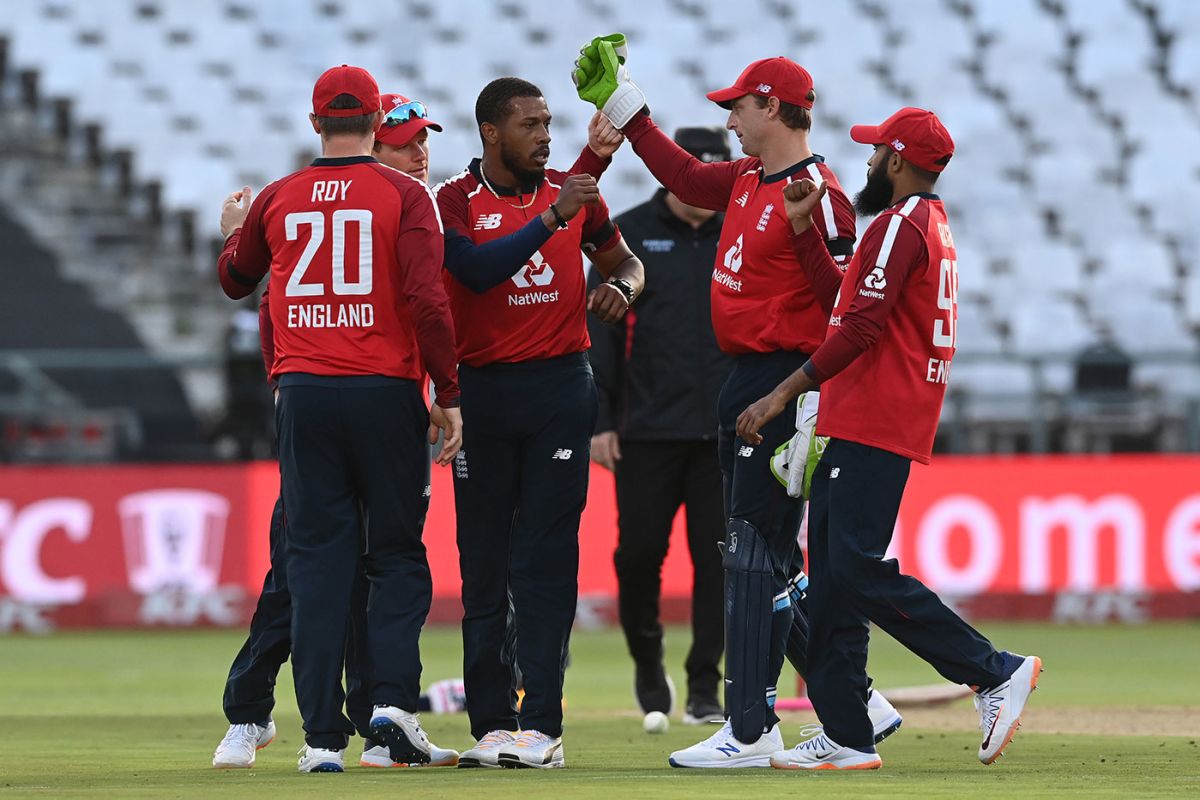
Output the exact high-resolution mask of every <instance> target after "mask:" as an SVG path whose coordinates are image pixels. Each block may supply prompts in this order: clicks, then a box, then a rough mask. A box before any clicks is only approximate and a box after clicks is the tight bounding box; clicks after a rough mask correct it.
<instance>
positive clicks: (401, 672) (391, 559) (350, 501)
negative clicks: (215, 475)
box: [276, 374, 433, 749]
mask: <svg viewBox="0 0 1200 800" xmlns="http://www.w3.org/2000/svg"><path fill="white" fill-rule="evenodd" d="M276 423H277V426H278V429H279V468H280V476H281V478H282V488H283V504H284V509H285V510H286V513H287V518H288V521H287V570H288V586H289V588H290V590H291V596H292V670H293V674H294V676H295V683H296V701H297V704H298V705H299V708H300V716H301V717H302V718H303V720H304V730H305V733H306V737H305V738H306V741H307V743H308V744H309V745H310V746H312V747H322V748H330V749H341V748H344V747H345V746H346V742H347V739H348V737H349V735H351V734H353V733H354V727H353V726H352V725H351V723H350V721H349V720H347V719H346V717H345V715H343V713H342V704H343V702H344V699H345V694H344V692H343V689H342V682H341V675H342V665H343V663H344V661H345V657H346V642H347V631H348V626H349V616H350V608H351V606H352V604H353V602H352V594H353V588H354V581H355V574H356V572H357V571H358V569H359V563H360V557H361V563H362V569H363V570H364V571H365V573H366V576H367V580H368V581H369V583H370V589H369V594H368V598H367V630H366V666H365V670H366V672H367V673H369V685H370V691H369V695H370V698H371V702H372V703H373V704H376V705H379V704H382V705H392V706H398V707H400V708H402V709H405V710H408V711H415V710H416V709H417V702H418V700H417V698H418V696H419V695H420V680H421V659H420V652H419V650H418V646H417V640H418V637H419V636H420V633H421V628H422V626H423V625H424V623H425V618H426V616H427V615H428V613H429V604H430V601H431V599H432V592H433V587H432V582H431V580H430V575H429V564H428V561H427V560H426V556H425V546H424V544H423V543H422V541H421V532H422V528H423V526H424V523H425V514H426V512H427V510H428V506H429V498H428V487H429V445H428V443H427V441H426V438H425V436H426V431H427V429H428V425H429V414H428V411H427V410H426V408H425V403H424V400H423V398H422V396H421V391H420V388H419V387H418V386H417V384H416V382H414V381H408V380H402V379H398V378H387V377H382V376H353V377H325V376H316V375H305V374H288V375H284V376H283V377H282V378H281V379H280V387H279V404H278V406H277V408H276ZM360 514H361V522H360Z"/></svg>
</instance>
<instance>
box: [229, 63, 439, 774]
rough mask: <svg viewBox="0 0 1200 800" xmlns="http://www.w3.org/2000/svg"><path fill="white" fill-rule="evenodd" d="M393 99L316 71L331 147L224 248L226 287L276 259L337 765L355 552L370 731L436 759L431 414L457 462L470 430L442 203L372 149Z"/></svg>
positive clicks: (325, 722) (297, 645) (276, 298)
mask: <svg viewBox="0 0 1200 800" xmlns="http://www.w3.org/2000/svg"><path fill="white" fill-rule="evenodd" d="M383 117H384V112H383V111H382V110H381V106H380V98H379V89H378V86H377V85H376V84H375V80H374V78H372V77H371V76H370V74H369V73H367V72H366V71H365V70H362V69H359V68H357V67H348V66H344V65H343V66H341V67H335V68H333V69H330V70H328V71H327V72H326V73H324V74H323V75H322V76H321V77H320V79H318V81H317V83H316V86H315V87H314V89H313V113H312V115H311V116H310V119H311V121H312V125H313V129H314V131H316V132H317V133H319V134H320V135H321V144H322V157H321V158H319V159H317V160H316V161H314V162H313V164H312V166H310V167H307V168H305V169H303V170H300V171H299V172H296V173H293V174H292V175H289V176H287V177H285V178H283V179H281V180H279V181H276V182H275V183H273V184H271V185H269V186H267V187H266V188H265V189H264V190H263V192H262V194H261V195H259V197H257V198H256V199H255V200H254V202H253V203H252V205H251V206H250V210H249V212H248V213H247V215H246V218H245V221H244V223H243V224H242V225H241V226H240V227H239V228H238V229H237V230H235V231H233V232H232V233H231V235H230V236H229V238H228V239H227V241H226V244H225V248H224V250H223V251H222V253H221V255H220V258H219V260H218V274H219V277H220V282H221V286H222V289H224V291H225V293H226V294H227V295H229V296H230V297H234V298H240V297H244V296H246V295H248V294H249V293H250V292H251V291H253V289H254V287H255V286H256V285H257V284H258V282H259V281H260V280H261V279H262V277H263V276H264V275H266V274H267V273H268V272H269V273H270V289H271V297H272V301H271V304H270V309H271V322H272V327H273V330H274V336H273V339H274V345H275V359H274V365H273V367H272V370H271V377H272V378H275V379H277V380H278V383H279V401H278V405H277V409H276V420H277V426H278V429H279V451H280V457H279V460H280V477H281V484H282V495H283V504H284V509H285V511H286V514H287V517H288V524H287V545H288V548H287V549H288V559H287V561H288V572H289V589H290V592H291V597H292V607H293V613H292V662H293V671H294V675H295V683H296V699H297V704H298V706H299V708H300V713H301V716H302V718H303V720H304V728H305V733H306V736H305V739H306V746H305V748H304V750H303V751H302V754H301V758H300V763H299V769H300V771H301V772H341V771H342V759H343V753H344V750H345V748H346V744H347V738H348V736H349V735H350V734H352V733H353V732H354V728H353V726H352V725H351V723H350V721H349V720H347V719H346V717H345V716H344V715H343V714H342V703H343V700H344V693H343V691H342V685H341V672H342V666H343V663H344V657H345V648H346V629H347V617H348V615H349V610H350V595H351V588H352V585H353V583H354V576H355V572H356V570H357V569H358V568H359V560H360V554H361V562H362V566H363V568H364V569H365V570H366V573H367V577H368V579H369V580H370V582H371V591H370V600H369V603H368V611H367V629H368V647H369V656H370V661H371V665H372V687H371V691H370V694H371V699H372V701H373V702H374V704H375V710H374V713H373V715H372V718H371V721H370V726H371V733H372V736H373V738H374V739H375V740H376V741H380V742H382V743H383V744H384V745H386V746H387V747H388V749H389V753H390V756H391V758H392V761H394V762H398V763H426V762H428V761H429V759H430V750H431V745H430V742H429V739H428V737H427V736H426V735H425V733H424V731H423V730H422V729H421V726H420V721H419V720H418V719H417V717H416V715H415V714H414V713H412V712H413V711H414V710H415V709H416V708H417V698H418V695H419V694H420V687H419V683H420V674H421V663H420V656H419V652H418V648H417V640H418V636H419V634H420V630H421V627H422V625H423V624H424V621H425V617H426V615H427V614H428V610H429V603H430V599H431V594H432V583H431V581H430V576H429V566H428V563H427V561H426V558H425V548H424V545H423V544H422V542H421V528H422V525H423V524H424V518H425V513H426V510H427V508H428V496H427V495H428V486H429V479H428V469H429V460H428V452H429V451H428V442H427V441H426V432H427V431H428V435H429V437H430V438H436V435H437V431H438V429H439V428H440V429H441V430H442V431H443V433H444V434H445V444H444V447H443V451H442V454H441V456H440V457H439V461H441V462H442V463H448V462H449V461H450V460H451V459H452V458H453V456H454V454H455V452H456V451H457V449H458V447H459V445H460V437H461V417H460V415H459V412H458V408H457V405H458V376H457V369H456V365H455V344H454V330H453V324H452V321H451V318H450V313H449V308H448V303H447V299H446V296H445V292H444V289H443V288H442V286H441V283H440V281H439V277H440V271H441V254H442V249H441V236H442V228H441V222H440V219H439V218H438V214H437V208H436V206H435V204H434V202H433V197H432V194H431V193H430V191H429V189H428V187H426V186H425V184H424V183H422V182H421V181H420V180H418V179H416V178H413V177H411V176H409V175H407V174H405V173H402V172H398V171H396V170H393V169H390V168H387V167H384V166H383V165H381V164H379V163H378V162H377V161H376V160H375V158H374V157H372V156H371V148H372V145H373V141H374V134H375V131H376V129H377V128H378V127H379V126H380V124H381V123H382V121H383ZM426 372H427V373H428V374H429V375H430V376H431V377H432V379H433V381H434V385H435V387H436V389H437V400H436V404H435V405H434V407H433V409H432V411H427V410H426V407H425V403H424V398H423V392H422V389H421V379H422V378H423V375H424V374H425V373H426ZM360 511H361V518H362V519H363V520H365V528H364V526H363V525H361V524H360V521H359V520H360Z"/></svg>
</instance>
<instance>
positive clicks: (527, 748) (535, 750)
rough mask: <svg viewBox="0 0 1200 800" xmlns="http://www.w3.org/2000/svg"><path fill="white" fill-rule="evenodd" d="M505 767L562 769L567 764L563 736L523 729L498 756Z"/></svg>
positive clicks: (502, 748) (501, 764)
mask: <svg viewBox="0 0 1200 800" xmlns="http://www.w3.org/2000/svg"><path fill="white" fill-rule="evenodd" d="M496 759H497V761H499V763H500V766H502V767H504V768H505V769H526V768H529V769H560V768H562V767H565V766H566V761H565V760H564V758H563V745H562V739H561V738H555V737H553V736H548V735H546V734H544V733H542V732H541V731H521V732H520V733H518V734H517V738H515V739H513V740H512V741H511V742H509V743H508V744H506V745H504V746H503V747H501V748H500V752H499V753H498V754H497V756H496Z"/></svg>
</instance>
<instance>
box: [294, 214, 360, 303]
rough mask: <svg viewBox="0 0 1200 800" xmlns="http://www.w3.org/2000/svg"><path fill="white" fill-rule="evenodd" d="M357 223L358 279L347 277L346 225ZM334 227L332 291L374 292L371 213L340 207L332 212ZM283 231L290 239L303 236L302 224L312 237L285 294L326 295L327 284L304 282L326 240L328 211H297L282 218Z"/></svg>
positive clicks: (296, 295) (344, 293) (347, 292)
mask: <svg viewBox="0 0 1200 800" xmlns="http://www.w3.org/2000/svg"><path fill="white" fill-rule="evenodd" d="M351 222H354V223H357V224H358V280H356V281H353V282H350V281H347V280H346V226H347V225H348V224H349V223H351ZM332 223H333V224H332V225H331V228H332V230H333V235H332V237H331V241H330V244H331V245H332V249H333V255H332V260H333V264H332V267H333V269H332V272H333V293H334V294H339V295H361V294H370V293H371V256H372V253H371V243H372V241H373V240H372V238H371V212H370V211H369V210H367V209H365V208H341V209H338V210H337V211H334V212H333V219H332ZM283 225H284V230H285V231H286V233H287V238H288V241H289V242H294V241H296V240H297V239H298V238H300V226H301V225H307V226H309V228H310V229H311V236H310V237H309V239H308V243H307V244H306V245H305V246H304V252H303V253H301V254H300V261H299V262H297V263H296V267H295V268H294V269H293V270H292V275H291V277H290V278H288V282H287V289H286V290H285V294H286V295H287V296H288V297H323V296H324V295H325V284H324V283H303V282H302V281H303V280H304V273H305V272H306V271H308V268H309V267H310V266H312V260H313V256H315V255H316V254H317V250H319V249H320V247H321V243H322V242H324V241H325V213H324V212H322V211H297V212H295V213H292V214H288V215H287V216H286V217H284V218H283Z"/></svg>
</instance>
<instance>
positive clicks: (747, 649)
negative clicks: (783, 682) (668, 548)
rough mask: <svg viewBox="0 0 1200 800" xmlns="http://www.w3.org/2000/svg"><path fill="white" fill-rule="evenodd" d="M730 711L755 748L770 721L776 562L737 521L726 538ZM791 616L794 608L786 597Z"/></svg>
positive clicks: (740, 734)
mask: <svg viewBox="0 0 1200 800" xmlns="http://www.w3.org/2000/svg"><path fill="white" fill-rule="evenodd" d="M722 566H724V567H725V709H726V711H727V712H728V713H729V724H730V726H732V728H733V735H734V736H736V737H737V739H738V741H741V742H745V743H751V742H755V741H757V740H758V738H759V737H760V736H761V735H762V733H763V727H764V725H765V724H766V720H767V686H768V682H769V681H768V677H767V674H768V669H769V667H768V664H769V660H770V655H771V641H772V622H773V617H774V616H775V613H774V611H775V609H774V606H775V598H774V592H773V591H772V585H773V582H772V560H771V554H770V551H769V550H768V549H767V543H766V542H765V541H764V540H763V538H762V535H761V534H760V533H759V532H758V529H757V528H755V527H754V526H753V525H751V524H750V523H749V522H746V521H745V520H741V519H731V520H730V521H729V526H728V527H727V528H726V532H725V554H724V557H723V559H722ZM783 601H784V603H786V609H787V613H788V614H789V615H790V613H791V603H790V602H788V600H787V597H786V595H785V596H784V598H783Z"/></svg>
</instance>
